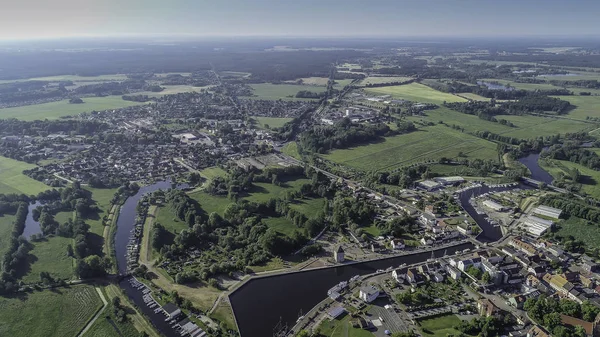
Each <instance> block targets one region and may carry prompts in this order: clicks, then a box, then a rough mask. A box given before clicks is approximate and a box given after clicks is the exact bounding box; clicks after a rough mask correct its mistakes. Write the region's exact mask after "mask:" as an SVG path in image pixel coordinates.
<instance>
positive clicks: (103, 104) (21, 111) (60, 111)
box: [0, 96, 143, 121]
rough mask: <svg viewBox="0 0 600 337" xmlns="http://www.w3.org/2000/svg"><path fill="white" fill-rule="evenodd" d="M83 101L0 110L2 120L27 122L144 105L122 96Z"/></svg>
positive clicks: (58, 102) (86, 98)
mask: <svg viewBox="0 0 600 337" xmlns="http://www.w3.org/2000/svg"><path fill="white" fill-rule="evenodd" d="M83 101H84V102H85V103H83V104H71V103H69V101H68V100H63V101H57V102H50V103H43V104H36V105H25V106H19V107H14V108H5V109H0V118H17V119H21V120H25V121H32V120H43V119H57V118H60V117H64V116H74V115H78V114H80V113H82V112H90V111H101V110H109V109H117V108H124V107H128V106H133V105H139V104H143V103H138V102H132V101H125V100H123V99H122V98H121V96H106V97H85V98H84V99H83Z"/></svg>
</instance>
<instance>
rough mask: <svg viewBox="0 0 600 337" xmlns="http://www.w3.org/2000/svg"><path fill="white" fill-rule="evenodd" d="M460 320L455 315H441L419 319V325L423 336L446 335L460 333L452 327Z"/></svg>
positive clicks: (443, 336)
mask: <svg viewBox="0 0 600 337" xmlns="http://www.w3.org/2000/svg"><path fill="white" fill-rule="evenodd" d="M460 322H461V321H460V318H458V317H457V316H456V315H443V316H438V317H434V318H429V319H423V320H420V321H419V325H420V327H421V331H422V332H423V336H425V337H446V336H448V335H455V336H456V335H459V334H460V331H458V330H456V329H454V326H456V325H457V324H459V323H460Z"/></svg>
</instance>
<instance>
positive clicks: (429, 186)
mask: <svg viewBox="0 0 600 337" xmlns="http://www.w3.org/2000/svg"><path fill="white" fill-rule="evenodd" d="M419 187H421V188H423V189H425V190H427V191H433V190H435V189H438V188H440V187H442V184H440V183H438V182H435V181H433V180H424V181H421V182H420V183H419Z"/></svg>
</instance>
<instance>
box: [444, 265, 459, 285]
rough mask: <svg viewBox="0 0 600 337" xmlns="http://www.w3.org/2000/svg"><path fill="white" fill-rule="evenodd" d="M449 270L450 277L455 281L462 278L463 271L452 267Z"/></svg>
mask: <svg viewBox="0 0 600 337" xmlns="http://www.w3.org/2000/svg"><path fill="white" fill-rule="evenodd" d="M447 270H448V275H450V278H451V279H453V280H455V281H456V280H458V279H460V278H461V277H462V273H461V271H460V270H458V269H456V268H454V267H452V266H448V267H447Z"/></svg>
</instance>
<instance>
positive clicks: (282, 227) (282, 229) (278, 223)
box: [263, 217, 301, 237]
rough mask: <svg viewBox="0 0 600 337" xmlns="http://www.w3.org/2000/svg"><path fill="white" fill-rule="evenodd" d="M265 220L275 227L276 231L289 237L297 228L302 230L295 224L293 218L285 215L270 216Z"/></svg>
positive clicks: (268, 224) (271, 226)
mask: <svg viewBox="0 0 600 337" xmlns="http://www.w3.org/2000/svg"><path fill="white" fill-rule="evenodd" d="M263 222H264V223H265V224H266V225H267V226H268V227H269V228H272V229H274V230H275V231H276V232H278V233H281V234H283V235H287V236H289V237H291V236H292V234H294V232H295V231H296V230H298V231H301V229H300V228H298V227H296V226H294V224H293V223H292V221H291V220H289V219H286V218H284V217H278V218H275V217H269V218H266V219H264V220H263Z"/></svg>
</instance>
